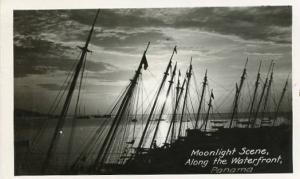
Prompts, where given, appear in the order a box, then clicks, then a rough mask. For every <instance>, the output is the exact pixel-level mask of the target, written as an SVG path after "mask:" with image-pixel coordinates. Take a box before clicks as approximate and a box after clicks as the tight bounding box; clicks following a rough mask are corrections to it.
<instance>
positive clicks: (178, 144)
mask: <svg viewBox="0 0 300 179" xmlns="http://www.w3.org/2000/svg"><path fill="white" fill-rule="evenodd" d="M98 15H99V10H98V11H97V14H96V16H95V19H94V21H93V23H92V27H91V30H90V32H89V34H88V37H87V40H86V42H85V45H84V46H83V47H80V49H81V56H80V59H79V61H78V62H77V65H76V67H75V70H74V72H73V75H72V77H71V78H70V79H69V80H70V83H69V84H70V85H69V86H68V89H67V90H66V91H67V94H66V97H65V102H64V104H63V107H62V110H61V112H60V115H59V116H58V120H57V123H56V125H55V127H54V132H52V133H50V134H52V137H51V139H50V142H49V144H48V145H47V146H48V147H47V151H46V154H45V155H43V159H42V161H43V162H42V165H41V167H40V168H39V171H34V173H35V174H160V173H168V174H172V173H182V174H184V173H222V171H221V169H219V170H218V169H215V167H216V166H217V167H220V166H222V165H221V164H220V165H217V164H213V163H212V162H209V163H207V164H205V166H204V163H203V165H202V166H201V165H200V166H199V165H194V164H192V163H193V162H191V160H193V159H194V158H193V159H192V158H191V152H192V151H217V150H226V149H233V148H235V149H239V148H249V149H257V148H262V149H265V150H267V151H268V152H269V153H270V156H278V155H280V157H281V159H282V161H284V162H283V163H281V164H270V165H259V166H257V167H255V169H254V170H253V169H252V170H251V166H250V165H247V164H245V166H247V167H248V168H247V169H244V170H237V171H236V170H233V169H234V168H239V167H240V164H236V163H228V164H226V165H225V166H226V167H227V168H228V167H229V168H231V169H230V170H229V169H228V173H245V172H249V173H250V172H254V173H260V172H264V173H266V172H271V173H275V172H291V171H292V156H291V155H292V151H291V150H292V148H291V147H292V146H291V143H292V141H291V140H292V137H291V134H292V133H291V132H292V126H291V119H290V117H291V116H287V119H286V120H285V121H287V122H282V121H281V120H279V119H280V117H282V115H283V114H282V113H280V108H281V104H282V101H283V99H284V98H285V96H286V91H287V88H288V80H289V77H288V78H287V80H286V82H285V84H284V87H283V89H282V92H281V95H280V98H279V101H278V102H277V105H276V109H275V112H273V113H270V112H267V108H268V103H269V101H270V93H271V87H272V82H273V73H274V70H273V69H274V63H273V62H272V63H271V64H270V67H269V70H268V74H267V76H266V78H265V81H264V83H263V86H262V90H261V93H260V94H259V87H260V80H261V73H260V69H261V62H260V64H259V68H258V72H257V76H256V81H255V84H254V90H253V95H252V98H251V102H250V109H249V112H247V113H246V115H245V116H242V115H240V114H239V104H240V101H241V96H242V90H243V88H244V83H245V79H246V74H247V63H248V59H247V60H246V63H245V66H244V69H243V72H242V75H241V78H240V81H239V83H238V84H236V87H235V95H234V99H233V107H232V111H231V112H230V116H228V118H229V120H224V119H217V120H216V119H212V116H213V115H214V114H213V112H212V110H213V104H214V102H213V101H214V100H215V96H214V92H213V89H208V84H209V78H208V76H209V74H208V70H206V72H205V75H204V78H203V82H202V88H201V94H200V95H199V102H198V104H197V111H196V112H195V113H192V112H188V111H189V109H188V103H189V98H191V96H190V93H191V88H190V85H191V83H192V79H193V78H192V77H193V75H195V73H194V71H193V65H192V58H191V59H190V64H189V66H188V69H187V71H186V74H185V75H184V76H183V75H182V76H183V77H182V76H181V72H180V70H179V69H178V66H177V63H176V62H175V63H174V61H173V60H174V56H175V55H176V54H177V46H175V47H174V48H173V51H172V54H171V57H170V59H169V61H168V64H167V67H166V69H165V71H164V73H163V76H162V79H161V81H160V83H159V87H158V89H157V91H156V93H155V95H154V97H153V100H151V101H150V103H149V106H150V107H149V114H145V113H144V112H145V111H143V109H140V108H143V106H144V104H141V103H142V101H144V97H142V98H141V99H139V97H140V96H139V95H141V94H140V93H141V90H140V89H141V85H142V74H143V71H144V70H147V69H148V68H150V67H149V66H148V61H147V57H146V55H147V52H148V49H149V46H150V42H148V44H147V46H146V49H145V50H144V52H143V54H142V58H141V60H140V63H139V65H138V67H137V69H136V71H135V74H134V75H133V77H132V78H131V79H130V82H129V84H128V85H127V86H126V88H125V89H124V90H123V92H122V93H121V95H120V96H119V97H118V99H117V102H116V103H115V105H114V106H113V107H112V110H111V111H110V112H109V114H106V115H105V116H104V117H102V122H101V124H99V126H97V127H96V130H95V131H93V134H92V135H91V136H90V137H89V138H88V139H86V141H85V145H84V146H83V147H82V148H81V151H79V152H77V153H74V152H72V148H73V147H74V141H75V140H76V139H75V137H74V136H75V131H74V127H76V125H78V124H76V123H77V122H76V121H77V120H78V117H76V113H77V112H78V111H77V110H76V109H77V107H78V101H79V96H80V87H81V83H82V77H83V73H84V68H85V64H86V56H87V53H88V52H90V50H89V49H88V47H89V43H90V41H91V38H92V34H93V31H94V26H95V24H96V20H97V17H98ZM176 77H177V79H176ZM182 78H183V80H182ZM168 79H169V81H168ZM78 81H79V82H78ZM78 83H79V84H78ZM77 85H79V93H78V96H77V98H76V101H75V102H76V107H75V114H74V116H75V117H74V118H72V119H70V118H68V116H67V114H68V111H69V107H70V103H71V100H72V98H74V97H73V96H74V91H75V88H76V86H77ZM207 96H208V100H206V99H205V98H207ZM168 100H172V102H171V113H170V115H168V117H167V118H164V116H166V115H167V110H166V109H167V106H168V105H170V104H169V103H168ZM207 101H208V103H207ZM205 108H207V109H206V110H205ZM141 111H142V112H141ZM187 114H189V115H190V116H189V117H187ZM191 116H192V117H191ZM52 117H53V116H52ZM68 120H71V121H72V125H71V129H70V135H69V139H68V140H67V141H68V142H67V144H66V145H67V153H66V154H65V155H66V159H65V163H64V165H63V167H59V168H57V167H55V166H57V163H56V162H57V158H56V157H55V155H56V154H55V151H56V150H57V148H58V147H59V144H60V142H59V140H60V139H61V138H62V134H63V133H64V125H65V124H66V123H67V122H68ZM189 124H192V127H189V126H188V125H189ZM162 125H164V126H166V128H165V129H166V130H165V132H161V130H162ZM159 133H163V134H159ZM231 157H232V156H231ZM235 157H238V155H237V156H235ZM255 157H259V155H255ZM214 158H215V156H202V157H200V158H198V159H200V160H201V161H213V159H214ZM195 160H196V159H194V161H195ZM223 166H224V165H223ZM250 170H251V171H250Z"/></svg>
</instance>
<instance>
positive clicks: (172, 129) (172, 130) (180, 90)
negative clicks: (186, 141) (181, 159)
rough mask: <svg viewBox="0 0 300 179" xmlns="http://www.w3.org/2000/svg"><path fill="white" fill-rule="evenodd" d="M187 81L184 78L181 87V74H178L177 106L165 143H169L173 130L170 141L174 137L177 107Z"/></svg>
mask: <svg viewBox="0 0 300 179" xmlns="http://www.w3.org/2000/svg"><path fill="white" fill-rule="evenodd" d="M185 82H186V78H185V79H184V81H183V83H182V86H181V87H180V81H179V76H178V83H177V87H176V96H175V99H176V102H175V107H174V111H173V115H172V119H171V122H170V125H169V128H168V132H167V135H166V139H165V144H167V141H168V137H169V134H170V132H171V141H170V143H172V138H173V136H174V128H175V122H176V116H177V109H178V107H179V102H180V99H181V96H182V94H183V91H184V85H185Z"/></svg>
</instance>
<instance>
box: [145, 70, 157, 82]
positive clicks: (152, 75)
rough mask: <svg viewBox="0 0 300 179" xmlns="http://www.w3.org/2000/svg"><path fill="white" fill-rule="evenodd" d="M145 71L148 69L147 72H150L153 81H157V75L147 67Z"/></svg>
mask: <svg viewBox="0 0 300 179" xmlns="http://www.w3.org/2000/svg"><path fill="white" fill-rule="evenodd" d="M146 71H148V72H149V74H150V76H151V77H152V78H154V80H155V81H157V79H158V78H157V77H156V76H155V75H154V74H153V73H152V72H151V71H150V70H149V69H147V70H146Z"/></svg>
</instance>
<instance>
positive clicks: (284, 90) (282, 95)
mask: <svg viewBox="0 0 300 179" xmlns="http://www.w3.org/2000/svg"><path fill="white" fill-rule="evenodd" d="M288 80H289V76H288V77H287V79H286V81H285V84H284V87H283V90H282V92H281V96H280V99H279V102H278V105H277V108H276V112H275V117H274V121H273V126H275V122H276V121H277V116H278V112H279V108H280V105H281V103H282V100H283V97H284V94H285V92H286V88H287V85H288Z"/></svg>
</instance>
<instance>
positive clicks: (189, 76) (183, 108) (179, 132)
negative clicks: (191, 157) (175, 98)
mask: <svg viewBox="0 0 300 179" xmlns="http://www.w3.org/2000/svg"><path fill="white" fill-rule="evenodd" d="M191 76H192V58H191V62H190V68H189V71H188V72H187V73H186V77H187V83H186V87H185V95H184V99H183V105H182V111H181V118H180V123H179V129H178V137H180V135H181V127H182V121H183V116H184V110H185V108H186V99H187V95H188V92H189V85H190V79H191Z"/></svg>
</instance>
